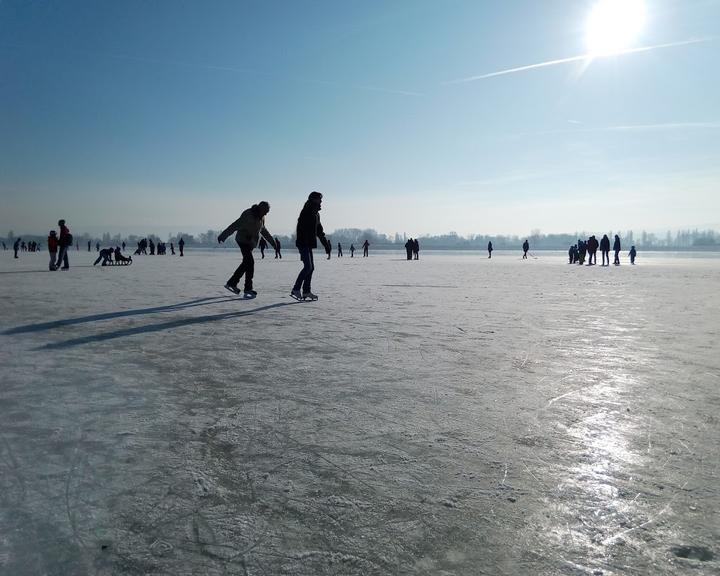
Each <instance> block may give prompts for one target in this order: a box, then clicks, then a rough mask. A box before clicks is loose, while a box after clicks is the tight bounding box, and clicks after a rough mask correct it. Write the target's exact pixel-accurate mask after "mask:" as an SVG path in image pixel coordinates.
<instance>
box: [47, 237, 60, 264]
mask: <svg viewBox="0 0 720 576" xmlns="http://www.w3.org/2000/svg"><path fill="white" fill-rule="evenodd" d="M47 242H48V252H49V253H50V264H49V270H50V271H53V270H57V267H56V266H55V260H56V259H57V251H58V239H57V232H55V230H50V234H49V235H48V239H47Z"/></svg>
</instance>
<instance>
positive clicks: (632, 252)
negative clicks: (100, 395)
mask: <svg viewBox="0 0 720 576" xmlns="http://www.w3.org/2000/svg"><path fill="white" fill-rule="evenodd" d="M628 256H630V264H635V256H637V250H635V246H630V252H628ZM16 258H17V256H16Z"/></svg>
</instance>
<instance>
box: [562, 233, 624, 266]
mask: <svg viewBox="0 0 720 576" xmlns="http://www.w3.org/2000/svg"><path fill="white" fill-rule="evenodd" d="M598 249H599V250H600V254H601V255H602V264H601V266H610V238H609V237H608V235H607V234H603V237H602V238H601V239H600V241H598V239H597V238H596V237H595V236H590V237H589V238H588V239H587V240H582V239H578V241H577V244H573V245H572V246H570V248H569V249H568V263H569V264H579V265H581V266H582V265H583V264H585V259H586V258H587V261H588V263H587V265H588V266H594V265H596V264H597V251H598ZM612 250H613V252H614V259H613V264H614V265H615V266H620V251H621V250H622V247H621V243H620V236H618V235H617V234H615V239H614V241H613V244H612ZM628 255H629V256H630V264H635V256H636V255H637V250H636V249H635V246H632V247H631V248H630V252H628Z"/></svg>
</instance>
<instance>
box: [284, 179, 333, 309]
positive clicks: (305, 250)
mask: <svg viewBox="0 0 720 576" xmlns="http://www.w3.org/2000/svg"><path fill="white" fill-rule="evenodd" d="M321 208H322V194H320V192H315V191H313V192H310V195H309V196H308V199H307V201H306V202H305V205H304V206H303V208H302V210H301V211H300V216H298V223H297V231H296V235H295V237H296V240H295V246H297V249H298V251H299V252H300V260H302V263H303V269H302V270H301V271H300V274H298V277H297V280H295V284H294V286H293V288H292V290H291V291H290V296H292V297H293V298H295V300H317V299H318V297H317V296H315V294H313V293H312V290H311V283H312V275H313V271H314V270H315V264H314V261H313V253H312V251H313V248H317V239H318V238H320V242H321V244H322V245H323V247H324V248H325V253H326V254H327V255H328V256H330V253H331V252H332V246H330V242H328V240H327V238H325V232H324V230H323V227H322V224H320V210H321ZM301 288H302V292H301V291H300V289H301Z"/></svg>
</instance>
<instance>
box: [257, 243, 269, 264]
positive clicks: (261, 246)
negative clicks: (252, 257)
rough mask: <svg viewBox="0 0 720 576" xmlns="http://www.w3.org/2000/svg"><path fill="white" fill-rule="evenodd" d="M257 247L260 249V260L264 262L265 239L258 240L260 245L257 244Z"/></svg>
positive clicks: (266, 245)
mask: <svg viewBox="0 0 720 576" xmlns="http://www.w3.org/2000/svg"><path fill="white" fill-rule="evenodd" d="M258 246H259V247H260V260H265V248H267V247H268V244H267V241H266V240H265V238H260V244H258Z"/></svg>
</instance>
